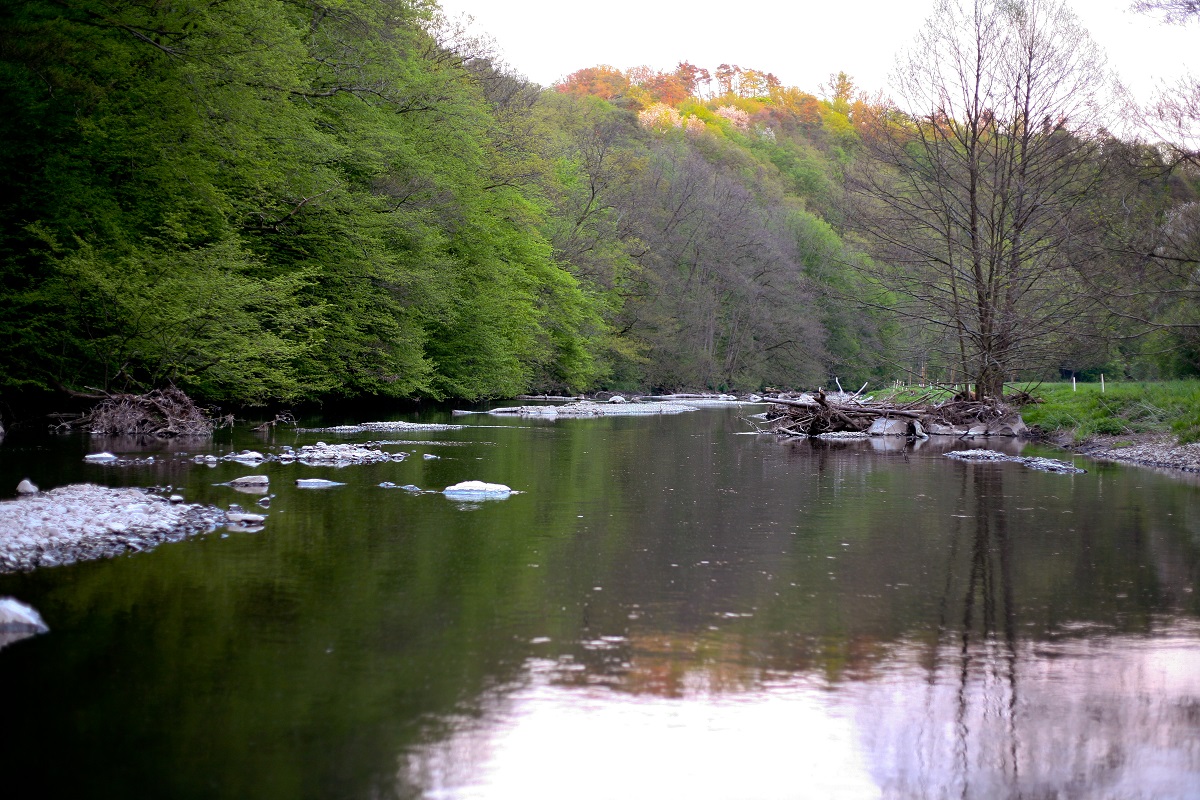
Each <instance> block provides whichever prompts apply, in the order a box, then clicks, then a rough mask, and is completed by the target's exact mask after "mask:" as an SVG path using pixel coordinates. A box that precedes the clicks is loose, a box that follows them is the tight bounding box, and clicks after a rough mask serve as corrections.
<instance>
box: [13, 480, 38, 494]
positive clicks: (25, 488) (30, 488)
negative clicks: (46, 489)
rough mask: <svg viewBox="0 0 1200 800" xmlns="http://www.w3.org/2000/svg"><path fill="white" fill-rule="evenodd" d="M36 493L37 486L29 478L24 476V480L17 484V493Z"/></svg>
mask: <svg viewBox="0 0 1200 800" xmlns="http://www.w3.org/2000/svg"><path fill="white" fill-rule="evenodd" d="M37 493H38V488H37V486H35V485H34V483H33V481H31V480H29V478H26V479H25V480H23V481H21V482H20V483H18V484H17V494H37Z"/></svg>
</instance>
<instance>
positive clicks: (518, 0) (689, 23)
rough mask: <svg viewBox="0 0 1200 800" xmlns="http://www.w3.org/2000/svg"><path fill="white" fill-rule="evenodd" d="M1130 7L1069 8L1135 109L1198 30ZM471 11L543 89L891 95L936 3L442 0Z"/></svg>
mask: <svg viewBox="0 0 1200 800" xmlns="http://www.w3.org/2000/svg"><path fill="white" fill-rule="evenodd" d="M1131 3H1132V0H1068V5H1070V6H1072V7H1073V8H1074V9H1075V13H1076V14H1077V15H1078V16H1079V18H1080V20H1081V21H1082V22H1083V24H1084V26H1085V27H1086V28H1087V29H1088V31H1089V32H1090V33H1091V35H1092V38H1093V39H1095V40H1096V42H1097V43H1099V44H1100V46H1101V47H1103V48H1104V49H1105V51H1106V52H1107V54H1108V57H1109V61H1110V64H1111V66H1112V67H1113V68H1114V69H1115V70H1116V71H1117V72H1118V73H1119V74H1120V76H1121V78H1122V79H1123V80H1124V81H1125V83H1126V85H1127V86H1128V87H1129V88H1130V89H1131V90H1132V91H1133V92H1134V94H1135V95H1136V96H1138V97H1139V98H1140V99H1142V100H1146V99H1148V98H1149V97H1150V96H1151V95H1152V94H1153V91H1154V88H1155V87H1156V86H1157V85H1158V83H1159V82H1160V81H1162V80H1164V79H1166V80H1171V79H1175V78H1177V77H1178V76H1180V75H1182V74H1183V73H1184V72H1185V71H1186V68H1189V67H1190V69H1191V71H1192V72H1193V73H1197V74H1200V26H1198V25H1196V24H1192V25H1190V26H1188V27H1186V28H1181V27H1179V26H1168V25H1164V24H1162V23H1160V22H1158V21H1157V20H1156V19H1155V18H1153V17H1149V16H1147V15H1144V14H1134V13H1132V12H1130V11H1129V10H1128V8H1129V6H1130V5H1131ZM441 5H442V7H443V9H444V10H445V11H446V13H447V14H448V15H449V16H452V17H457V16H459V15H461V14H469V15H471V16H472V17H474V20H475V21H474V26H473V27H474V30H475V31H477V32H480V33H487V34H489V35H491V36H492V37H493V38H494V39H495V40H496V43H497V44H498V45H499V49H500V51H501V53H502V55H503V57H504V59H505V61H506V62H507V63H508V64H509V65H510V66H511V67H513V68H514V69H515V70H516V71H517V72H520V73H522V74H524V75H526V76H527V77H529V78H530V79H532V80H534V81H536V82H537V83H540V84H543V85H550V84H552V83H554V82H555V81H557V80H559V79H560V78H562V77H563V76H565V75H567V74H568V73H571V72H574V71H575V70H577V69H580V68H582V67H590V66H595V65H597V64H611V65H612V66H615V67H618V68H620V69H627V68H629V67H633V66H638V65H642V64H645V65H648V66H650V67H653V68H656V69H662V70H670V69H673V68H674V66H675V64H676V63H678V62H680V61H685V60H686V61H690V62H692V63H693V64H695V65H697V66H700V67H705V68H707V69H709V70H712V69H713V68H714V67H716V66H717V64H720V63H722V62H724V63H729V64H738V65H740V66H742V67H751V68H754V69H758V70H762V71H766V72H773V73H775V75H776V76H777V77H778V78H779V79H780V80H781V81H782V82H783V83H784V84H785V85H788V86H798V87H800V88H801V89H804V90H806V91H811V92H814V93H816V92H817V89H818V86H819V84H821V83H822V82H824V81H825V80H826V79H827V78H828V76H829V74H830V73H832V72H837V71H838V70H845V71H846V72H848V73H849V74H850V75H852V76H853V77H854V79H855V82H856V84H857V85H858V87H859V88H861V89H865V90H867V91H868V92H871V93H874V92H875V91H876V90H879V89H883V90H885V91H886V90H887V89H888V85H887V76H888V73H889V72H890V71H891V69H892V65H893V63H894V60H895V56H896V53H897V52H898V51H899V50H900V49H901V48H903V47H904V46H906V45H907V44H909V43H910V42H911V41H912V39H913V37H914V36H915V34H916V32H917V30H918V29H919V28H920V27H921V25H922V23H923V22H924V20H925V18H926V17H927V16H928V15H929V13H930V10H931V9H932V7H933V0H854V1H852V2H845V3H838V2H834V1H833V0H819V1H817V0H755V1H754V2H731V0H724V1H723V2H720V3H713V2H708V0H692V1H691V2H688V0H590V2H589V0H441Z"/></svg>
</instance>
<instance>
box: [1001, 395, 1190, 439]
mask: <svg viewBox="0 0 1200 800" xmlns="http://www.w3.org/2000/svg"><path fill="white" fill-rule="evenodd" d="M1032 394H1033V396H1034V397H1036V398H1039V399H1040V400H1041V401H1042V402H1040V403H1035V404H1033V405H1028V406H1025V407H1024V408H1022V409H1021V416H1022V417H1024V419H1025V422H1026V423H1027V424H1029V425H1031V426H1036V427H1037V428H1038V429H1040V430H1041V431H1043V432H1045V433H1048V434H1049V433H1055V432H1059V433H1067V434H1069V435H1071V436H1072V438H1073V439H1074V440H1075V441H1076V442H1081V441H1083V440H1085V439H1087V438H1088V437H1090V436H1095V435H1098V434H1108V435H1120V434H1126V433H1167V432H1171V431H1174V432H1175V433H1176V434H1177V435H1178V436H1179V441H1180V442H1181V443H1183V444H1187V443H1189V442H1195V441H1200V381H1195V380H1192V381H1162V382H1156V383H1132V382H1131V383H1114V382H1111V381H1110V382H1109V383H1107V384H1106V386H1105V390H1104V392H1103V393H1102V392H1101V391H1100V384H1098V383H1081V384H1079V385H1078V387H1077V389H1076V391H1072V390H1071V384H1069V383H1043V384H1042V385H1041V386H1039V387H1037V388H1036V389H1034V390H1033V392H1032Z"/></svg>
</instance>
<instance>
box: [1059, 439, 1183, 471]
mask: <svg viewBox="0 0 1200 800" xmlns="http://www.w3.org/2000/svg"><path fill="white" fill-rule="evenodd" d="M1057 444H1060V445H1061V446H1064V447H1067V448H1069V449H1071V450H1074V451H1075V452H1077V453H1079V454H1080V455H1084V456H1088V457H1089V458H1095V459H1098V460H1101V461H1117V462H1120V463H1123V464H1134V465H1137V466H1140V467H1159V468H1162V469H1177V470H1180V471H1182V472H1200V442H1198V443H1194V444H1179V442H1178V440H1177V439H1176V438H1175V436H1174V435H1172V434H1169V433H1148V434H1127V435H1121V436H1095V437H1092V438H1090V439H1088V440H1086V441H1084V442H1083V443H1082V444H1071V443H1068V442H1058V443H1057Z"/></svg>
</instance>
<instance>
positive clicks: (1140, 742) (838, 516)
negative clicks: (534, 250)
mask: <svg viewBox="0 0 1200 800" xmlns="http://www.w3.org/2000/svg"><path fill="white" fill-rule="evenodd" d="M747 413H751V411H750V410H746V409H705V410H701V411H697V412H693V413H689V414H683V415H677V416H656V417H633V418H601V419H571V420H560V421H557V422H550V421H545V420H523V419H512V418H503V417H489V416H481V415H477V416H467V417H454V418H451V417H450V416H449V414H448V412H439V411H428V412H425V413H423V414H422V415H421V416H420V421H423V422H454V423H462V424H464V425H466V426H467V427H464V428H462V429H461V430H448V431H422V432H411V433H405V434H381V433H358V434H346V435H339V434H333V433H296V432H295V431H293V430H291V429H287V428H279V429H276V430H275V431H273V432H269V433H264V434H255V433H253V432H251V431H249V430H247V429H244V428H238V429H235V430H233V431H224V432H219V433H218V434H217V435H216V437H215V438H214V439H213V440H212V441H205V442H203V443H200V444H198V443H196V442H178V441H177V442H171V443H162V444H157V445H152V446H148V447H146V448H143V449H141V450H140V451H139V453H138V454H140V455H142V456H146V455H151V454H153V455H155V463H153V464H147V465H140V466H126V467H113V466H103V465H97V464H87V463H84V461H83V456H84V454H86V453H88V452H94V451H96V450H98V449H102V448H107V449H115V450H118V451H122V452H126V453H131V454H132V451H133V449H134V445H132V444H131V443H129V442H120V441H115V442H114V441H104V440H101V441H88V440H87V439H86V438H83V437H57V438H41V437H31V438H24V439H22V438H15V439H14V438H11V437H10V439H9V441H7V442H5V444H4V445H3V447H2V448H0V485H3V486H6V487H9V486H15V485H16V482H17V480H19V479H20V478H22V477H25V476H26V475H28V476H30V477H32V478H34V480H35V482H37V483H39V484H40V485H41V486H42V487H43V488H49V487H51V486H55V485H61V484H64V483H69V482H78V481H84V480H86V481H92V482H96V483H102V484H108V485H114V486H118V485H132V486H151V485H158V486H166V485H170V486H172V487H174V491H179V492H181V493H182V494H184V495H185V496H186V497H187V499H188V500H189V501H191V502H205V503H212V504H217V505H220V506H222V507H228V506H229V505H230V504H231V503H238V504H241V505H243V506H244V507H245V508H247V510H254V509H257V506H256V505H255V500H256V496H255V495H248V494H243V493H238V492H236V491H234V490H233V489H232V488H230V487H228V486H224V485H220V484H222V483H224V482H225V481H228V480H230V479H232V478H235V477H238V476H240V475H245V474H248V473H251V472H255V473H261V474H266V475H268V476H269V477H270V479H271V491H272V492H273V493H274V497H273V498H272V501H271V504H270V508H269V509H268V510H267V511H266V512H265V513H267V514H268V519H267V522H266V525H265V528H264V529H263V530H262V531H261V532H258V533H244V532H233V531H214V532H212V533H209V534H207V535H203V536H200V537H197V538H194V539H191V540H189V541H186V542H179V543H174V544H166V545H163V546H161V547H159V548H158V549H156V550H154V551H153V552H150V553H140V554H130V555H128V556H123V557H120V558H117V559H113V560H107V561H97V562H89V563H80V564H75V565H71V566H66V567H57V568H51V569H44V570H40V571H38V572H35V573H31V574H26V575H8V576H0V595H9V594H11V595H15V596H17V597H19V598H20V599H21V600H23V601H25V602H28V603H30V604H32V605H34V606H35V607H37V608H38V610H39V611H40V612H41V613H42V616H43V617H44V618H45V619H46V621H47V623H48V624H49V626H50V628H51V632H50V633H49V634H46V635H43V636H39V637H35V638H33V639H28V640H25V641H22V642H19V643H17V644H14V645H12V646H10V647H8V648H6V649H4V650H3V651H0V685H2V686H3V687H4V693H5V701H4V705H3V709H4V712H3V719H4V729H5V738H6V742H5V744H4V746H3V747H0V767H2V768H3V771H4V773H5V774H7V775H8V776H10V778H11V777H12V776H16V775H22V774H24V775H26V776H27V780H26V783H27V785H32V786H37V787H39V791H38V794H39V795H40V796H47V797H72V798H87V797H129V798H132V797H164V798H167V797H169V798H215V797H222V798H305V797H312V798H364V799H365V798H444V799H447V800H459V799H462V798H481V799H482V798H488V799H489V800H490V799H491V798H520V799H521V800H530V799H534V798H556V799H557V798H572V799H573V800H574V799H576V798H666V797H688V798H922V799H924V798H950V797H953V798H1010V797H1011V798H1016V797H1023V798H1043V797H1055V798H1099V797H1104V798H1194V797H1197V796H1200V597H1198V596H1197V595H1198V592H1197V588H1198V584H1200V488H1198V486H1197V483H1196V480H1195V479H1194V476H1175V477H1173V476H1167V475H1162V474H1158V473H1155V472H1152V471H1148V470H1142V469H1137V468H1130V467H1124V466H1118V465H1106V464H1099V463H1095V462H1089V461H1086V460H1084V459H1075V460H1076V463H1077V464H1078V465H1080V466H1083V467H1085V468H1086V469H1087V470H1088V472H1087V473H1086V474H1082V475H1059V474H1048V473H1042V472H1037V471H1034V470H1031V469H1028V468H1025V467H1023V466H1021V465H1019V464H1011V463H1010V464H970V463H960V462H957V461H955V460H953V459H948V458H945V457H944V456H943V455H942V453H944V452H945V451H946V450H947V449H951V448H952V447H961V446H962V445H960V444H953V445H952V444H950V443H938V442H932V441H931V442H926V443H924V444H921V445H919V446H917V447H915V448H914V447H913V446H912V445H911V444H910V445H909V446H908V447H898V448H897V449H886V448H884V447H881V444H882V443H881V442H878V441H874V442H851V443H840V442H839V443H824V442H818V441H808V440H797V441H791V442H779V441H776V440H775V439H774V438H772V437H768V436H761V435H754V434H753V429H752V428H751V427H750V426H749V425H747V423H746V422H745V421H744V420H742V419H741V417H742V416H744V415H745V414H747ZM408 419H417V417H415V416H413V417H408ZM344 421H346V420H327V421H326V423H327V424H332V423H336V422H344ZM318 440H321V441H327V442H330V443H333V442H366V441H379V440H387V441H389V442H394V443H392V444H385V445H383V447H384V449H385V450H389V451H392V452H398V451H404V452H407V453H410V455H409V457H408V458H407V459H405V460H404V461H402V462H392V463H384V464H376V465H358V466H349V467H344V468H340V469H338V468H334V467H308V466H304V465H301V464H281V463H268V464H265V465H263V466H261V467H257V468H247V467H245V466H239V465H237V464H232V463H220V464H218V465H217V466H214V467H206V466H203V465H197V464H195V463H193V461H192V460H191V459H192V456H194V455H196V454H207V453H214V454H217V455H220V454H223V453H227V452H230V451H232V450H240V449H243V448H253V449H257V450H261V451H263V452H276V451H277V449H278V448H279V447H281V446H282V445H290V446H292V447H299V446H300V445H303V444H311V443H315V442H316V441H318ZM981 444H982V443H981ZM890 445H891V446H896V445H898V442H895V441H893V442H891V443H890ZM987 446H988V447H991V448H992V449H1000V448H999V447H997V445H996V443H995V442H994V441H993V442H989V443H988V445H987ZM1002 447H1006V448H1007V449H1008V451H1010V452H1016V451H1017V448H1018V447H1019V445H1018V444H1016V443H1009V444H1007V445H1002ZM1023 454H1024V455H1029V454H1037V455H1052V456H1057V457H1060V458H1062V457H1064V456H1063V454H1062V453H1057V452H1052V451H1049V450H1045V449H1039V448H1035V447H1029V446H1026V447H1025V448H1024V451H1023ZM426 455H428V456H436V458H426V457H425V456H426ZM297 477H319V478H328V479H331V480H337V481H339V482H343V483H344V484H345V485H344V486H339V487H333V488H329V489H323V490H309V489H300V488H297V487H296V486H295V485H294V479H295V478H297ZM462 480H484V481H492V482H498V483H504V484H507V485H509V486H511V487H513V488H514V489H516V490H518V491H519V492H520V493H519V494H515V495H512V496H510V497H508V498H507V499H504V500H493V501H486V502H476V503H464V502H457V501H453V500H450V499H447V498H446V497H444V496H442V495H440V494H434V493H422V494H414V493H410V492H406V491H404V490H401V489H395V488H381V487H380V486H379V484H380V483H382V482H384V481H390V482H392V483H395V484H415V485H417V486H420V487H422V488H424V489H441V488H444V487H445V486H447V485H450V484H453V483H456V482H458V481H462Z"/></svg>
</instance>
